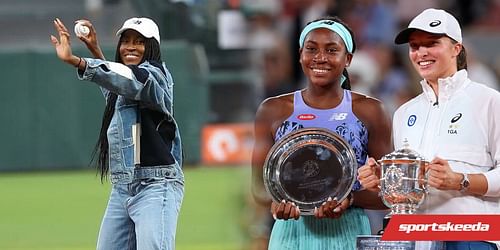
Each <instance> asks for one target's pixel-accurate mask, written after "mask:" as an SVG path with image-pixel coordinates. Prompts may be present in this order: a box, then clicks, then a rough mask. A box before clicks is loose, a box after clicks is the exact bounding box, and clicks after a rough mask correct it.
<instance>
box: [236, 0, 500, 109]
mask: <svg viewBox="0 0 500 250" xmlns="http://www.w3.org/2000/svg"><path fill="white" fill-rule="evenodd" d="M227 6H228V8H232V9H236V10H240V11H241V12H242V13H243V14H244V17H245V19H246V21H247V24H248V27H247V31H248V44H249V47H250V49H252V50H253V53H252V61H253V66H254V67H255V69H256V70H257V71H258V72H260V74H259V75H260V76H261V84H259V86H256V87H257V88H258V89H259V93H260V95H259V96H260V98H261V99H263V98H266V97H269V96H274V95H278V94H282V93H286V92H290V91H293V90H296V89H298V88H301V87H302V86H304V78H303V76H302V71H301V69H300V65H299V63H298V60H299V59H298V55H299V54H298V37H299V32H300V30H301V29H302V28H303V27H304V26H305V24H306V23H307V22H309V21H311V20H313V19H315V18H318V17H321V16H339V17H340V18H341V19H343V20H345V21H346V22H347V24H348V25H349V26H350V27H351V28H352V29H353V30H354V33H355V40H356V43H357V45H358V48H357V51H356V52H355V54H354V58H353V61H352V65H351V66H350V67H349V68H348V71H349V74H350V76H351V78H352V79H353V84H352V85H353V86H352V87H353V90H355V91H359V92H362V93H364V94H368V95H371V96H374V97H376V98H379V99H380V100H381V101H382V102H383V103H384V104H385V105H386V108H387V111H388V112H389V113H390V114H391V115H392V113H393V112H394V110H395V109H396V108H397V107H398V106H399V105H400V104H401V103H403V102H405V101H407V100H408V99H409V98H411V97H413V96H415V95H416V93H418V91H419V89H418V88H419V86H418V81H419V80H420V79H418V76H416V75H415V74H414V72H413V71H412V70H411V68H410V67H409V66H410V65H409V62H408V61H407V59H402V58H407V56H406V53H407V47H406V46H396V45H394V42H393V41H394V37H395V34H396V32H397V31H398V30H400V29H401V28H402V27H406V26H407V25H408V23H409V21H410V20H411V18H412V17H414V16H415V15H417V14H418V13H420V12H421V11H422V10H424V9H426V8H430V7H434V8H442V9H446V10H448V11H450V12H451V13H453V14H454V15H455V16H457V17H458V19H459V21H460V22H461V25H462V26H463V27H464V37H465V47H466V49H467V51H468V54H469V55H468V58H470V60H469V62H468V63H469V70H468V71H469V74H470V76H471V78H472V79H473V80H475V81H477V82H480V83H484V84H487V85H489V86H491V87H492V88H495V89H499V83H498V77H499V76H500V53H499V52H497V51H493V52H491V51H486V52H483V53H487V55H488V57H489V58H482V57H481V56H479V55H480V53H479V52H480V49H482V48H481V47H480V48H476V46H481V45H475V44H474V43H473V41H474V39H471V42H468V41H469V40H468V37H472V38H477V37H476V35H477V34H479V35H481V36H485V37H486V38H488V36H492V37H493V38H496V39H500V36H499V35H498V34H499V33H500V28H499V27H500V0H478V1H472V0H455V1H442V0H441V1H439V0H422V1H402V0H354V1H335V0H228V1H227ZM492 43H493V42H492Z"/></svg>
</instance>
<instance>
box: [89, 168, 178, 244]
mask: <svg viewBox="0 0 500 250" xmlns="http://www.w3.org/2000/svg"><path fill="white" fill-rule="evenodd" d="M183 195H184V185H183V183H182V182H181V181H179V180H178V179H168V178H167V179H165V178H149V179H144V180H136V181H134V182H132V183H130V184H114V185H113V187H112V189H111V195H110V198H109V201H108V206H107V208H106V212H105V214H104V218H103V219H102V224H101V229H100V231H99V238H98V240H97V249H98V250H114V249H116V250H136V249H137V250H142V249H148V250H166V249H169V250H170V249H175V230H176V226H177V218H178V215H179V210H180V207H181V203H182V198H183Z"/></svg>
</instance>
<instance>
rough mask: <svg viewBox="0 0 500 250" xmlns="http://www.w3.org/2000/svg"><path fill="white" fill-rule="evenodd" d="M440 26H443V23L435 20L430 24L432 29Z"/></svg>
mask: <svg viewBox="0 0 500 250" xmlns="http://www.w3.org/2000/svg"><path fill="white" fill-rule="evenodd" d="M440 24H441V21H439V20H434V21H432V22H431V23H429V26H431V27H436V26H438V25H440Z"/></svg>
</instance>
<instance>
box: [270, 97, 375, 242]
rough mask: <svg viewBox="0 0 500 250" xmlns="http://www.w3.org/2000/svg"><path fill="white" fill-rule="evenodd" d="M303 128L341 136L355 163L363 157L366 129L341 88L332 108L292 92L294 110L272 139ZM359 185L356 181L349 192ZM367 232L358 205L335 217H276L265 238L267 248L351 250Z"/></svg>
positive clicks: (368, 232) (369, 231)
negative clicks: (317, 105) (341, 94)
mask: <svg viewBox="0 0 500 250" xmlns="http://www.w3.org/2000/svg"><path fill="white" fill-rule="evenodd" d="M307 127H321V128H327V129H330V130H331V131H334V132H336V133H338V134H339V135H341V136H342V137H343V138H344V139H345V140H346V141H347V142H348V143H349V144H350V145H351V146H352V148H353V149H354V152H355V154H356V159H357V162H358V166H362V165H363V164H364V163H365V161H366V157H367V148H368V131H367V129H366V127H365V126H364V124H363V123H362V122H361V121H360V120H359V119H358V118H357V117H356V116H355V115H354V113H353V112H352V97H351V92H350V91H349V90H344V97H343V99H342V102H341V103H340V104H339V105H338V106H337V107H335V108H333V109H315V108H311V107H309V106H307V105H306V104H305V103H304V100H303V99H302V94H301V91H296V92H295V93H294V111H293V114H292V115H291V116H290V117H288V118H287V119H286V120H285V121H284V122H283V123H282V124H281V126H280V127H279V128H278V130H277V131H276V138H275V141H278V140H279V139H280V138H282V137H283V136H285V135H287V134H288V133H290V132H292V131H295V130H298V129H301V128H307ZM360 188H361V185H360V183H359V182H358V181H356V182H355V184H354V186H353V188H352V189H353V191H357V190H359V189H360ZM362 234H364V235H368V234H371V230H370V222H369V220H368V216H367V215H366V214H365V212H364V210H363V209H362V208H357V207H350V208H349V209H348V210H347V211H345V212H344V213H343V214H342V216H341V217H340V218H338V219H330V218H324V219H316V217H314V216H303V215H302V216H300V219H299V220H293V219H291V220H276V221H275V223H274V226H273V229H272V232H271V238H270V240H269V250H284V249H303V250H327V249H328V250H332V249H333V250H334V249H339V250H351V249H355V248H356V236H358V235H362Z"/></svg>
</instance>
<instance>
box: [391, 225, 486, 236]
mask: <svg viewBox="0 0 500 250" xmlns="http://www.w3.org/2000/svg"><path fill="white" fill-rule="evenodd" d="M398 231H400V232H405V233H407V234H409V233H411V232H489V231H490V224H486V223H482V222H478V223H475V224H465V223H464V224H462V223H461V224H457V223H451V222H447V223H446V224H439V223H432V224H400V225H399V230H398Z"/></svg>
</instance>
